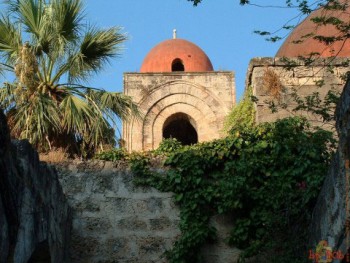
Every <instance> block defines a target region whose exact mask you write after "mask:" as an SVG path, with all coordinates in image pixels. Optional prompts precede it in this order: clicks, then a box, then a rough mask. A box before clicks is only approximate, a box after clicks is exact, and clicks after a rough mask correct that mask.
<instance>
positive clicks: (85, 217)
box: [60, 161, 239, 263]
mask: <svg viewBox="0 0 350 263" xmlns="http://www.w3.org/2000/svg"><path fill="white" fill-rule="evenodd" d="M60 169H61V170H60V180H61V184H62V187H63V189H64V192H65V193H66V195H67V197H68V201H69V204H70V205H71V207H72V209H73V230H72V241H71V244H72V245H71V247H70V255H71V260H72V263H112V262H118V263H151V262H152V263H161V262H166V259H165V257H164V252H165V251H166V250H169V249H171V248H172V245H173V243H174V241H175V240H176V238H177V236H178V235H179V234H180V231H179V228H178V224H179V210H178V208H177V207H176V206H175V205H174V202H173V200H172V194H171V193H162V192H159V191H157V190H156V189H153V188H149V187H136V186H135V185H134V184H133V175H132V173H131V172H130V171H129V170H128V169H126V168H125V167H116V164H113V163H111V162H103V161H89V162H75V163H69V164H66V165H65V166H63V167H61V168H60ZM212 222H213V224H214V225H215V226H216V227H217V229H218V232H219V238H218V239H219V240H218V242H217V243H216V244H208V245H207V246H206V247H205V249H204V250H203V255H204V256H205V258H206V262H207V263H234V262H236V259H237V256H238V254H239V250H238V249H235V248H231V247H229V246H227V245H226V244H225V241H226V238H227V237H228V235H229V229H230V227H231V225H230V220H229V218H225V217H223V216H218V217H215V218H213V221H212ZM203 263H204V262H203Z"/></svg>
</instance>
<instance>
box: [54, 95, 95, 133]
mask: <svg viewBox="0 0 350 263" xmlns="http://www.w3.org/2000/svg"><path fill="white" fill-rule="evenodd" d="M60 109H61V111H62V126H63V127H64V129H65V130H67V132H69V133H71V132H73V133H79V134H81V135H82V134H83V133H84V132H85V130H86V129H87V127H89V126H91V124H92V123H94V122H95V121H96V119H98V117H97V116H96V112H94V111H93V109H92V108H91V106H90V105H89V104H88V103H87V102H86V101H84V100H83V99H81V98H79V97H77V96H74V95H67V96H66V97H65V98H64V99H63V100H62V102H61V103H60Z"/></svg>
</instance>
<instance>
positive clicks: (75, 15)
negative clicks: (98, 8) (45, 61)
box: [51, 0, 84, 42]
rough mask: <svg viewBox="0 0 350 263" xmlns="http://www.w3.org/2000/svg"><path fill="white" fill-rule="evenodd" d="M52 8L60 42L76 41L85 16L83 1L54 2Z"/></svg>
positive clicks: (57, 0) (54, 0)
mask: <svg viewBox="0 0 350 263" xmlns="http://www.w3.org/2000/svg"><path fill="white" fill-rule="evenodd" d="M51 8H52V11H53V19H54V25H55V27H56V28H55V29H56V30H55V31H56V34H57V35H56V36H57V39H58V41H59V42H61V41H62V42H69V41H76V39H77V37H78V36H77V34H78V33H79V31H80V23H81V20H82V18H83V16H84V14H83V9H82V3H81V1H80V0H75V1H71V0H53V1H52V3H51ZM51 23H52V21H51Z"/></svg>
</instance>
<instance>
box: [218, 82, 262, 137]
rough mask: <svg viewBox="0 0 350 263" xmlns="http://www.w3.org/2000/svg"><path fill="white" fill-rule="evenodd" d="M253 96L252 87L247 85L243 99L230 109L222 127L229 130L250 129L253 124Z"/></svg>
mask: <svg viewBox="0 0 350 263" xmlns="http://www.w3.org/2000/svg"><path fill="white" fill-rule="evenodd" d="M254 101H255V97H254V96H253V89H252V87H249V88H248V89H247V90H246V91H245V93H244V97H243V99H242V100H241V101H240V102H239V103H238V104H237V105H236V106H234V108H233V109H232V110H231V112H230V113H229V115H228V116H227V117H226V119H225V124H224V129H225V130H226V131H231V130H240V131H242V130H247V129H251V128H252V127H253V126H254V124H255V107H254Z"/></svg>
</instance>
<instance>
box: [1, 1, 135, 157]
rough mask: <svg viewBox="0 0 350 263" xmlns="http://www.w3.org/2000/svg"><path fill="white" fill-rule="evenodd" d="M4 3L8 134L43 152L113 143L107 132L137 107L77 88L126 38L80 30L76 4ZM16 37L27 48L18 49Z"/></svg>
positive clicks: (3, 56) (121, 98) (4, 102)
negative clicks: (9, 74) (9, 75)
mask: <svg viewBox="0 0 350 263" xmlns="http://www.w3.org/2000/svg"><path fill="white" fill-rule="evenodd" d="M5 3H6V4H7V6H8V10H10V11H9V12H8V13H6V15H2V16H1V17H0V54H1V57H0V73H1V69H6V70H13V71H15V72H14V73H15V76H14V77H15V78H16V80H15V81H14V82H13V83H7V84H5V85H4V86H3V88H0V106H1V107H3V108H4V109H5V112H6V114H7V119H8V121H9V124H10V128H11V130H12V135H13V136H17V137H20V138H27V139H29V140H30V141H31V142H33V143H35V144H36V145H37V146H38V147H41V148H43V147H45V146H46V145H47V144H49V147H50V146H51V143H52V144H53V145H55V146H60V145H61V146H62V147H66V146H68V148H69V149H78V148H81V149H84V151H85V150H86V151H89V152H91V153H93V152H94V151H95V150H96V149H97V148H98V147H100V146H101V145H103V144H106V143H107V144H114V142H115V138H114V137H115V135H114V130H113V129H112V125H116V123H117V122H116V120H117V119H118V118H128V117H129V116H132V115H135V116H139V115H140V114H139V111H138V108H137V105H136V104H135V103H134V102H133V101H132V99H131V98H130V97H128V96H125V95H123V94H121V93H117V92H107V91H104V90H99V89H93V88H87V87H85V86H84V85H82V84H81V83H79V81H84V82H85V81H86V79H87V77H90V76H92V75H93V74H95V73H98V72H99V71H100V70H101V69H102V68H103V66H105V65H106V63H108V62H110V60H111V59H112V58H114V57H117V56H119V55H120V51H121V44H122V43H123V42H124V41H125V40H126V36H125V34H122V33H121V32H120V31H121V30H120V28H119V27H112V28H108V29H99V28H97V27H94V26H90V27H88V26H86V25H88V23H86V22H84V21H83V18H84V14H83V12H82V11H83V6H82V2H81V1H80V0H73V1H72V0H7V1H5ZM20 29H24V30H25V32H26V33H25V34H23V35H22V32H21V30H20ZM22 36H23V38H25V39H29V41H26V42H25V43H23V41H22ZM28 36H29V38H28ZM66 139H67V140H66ZM63 144H64V145H63ZM67 144H71V145H67ZM80 153H82V152H80Z"/></svg>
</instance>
